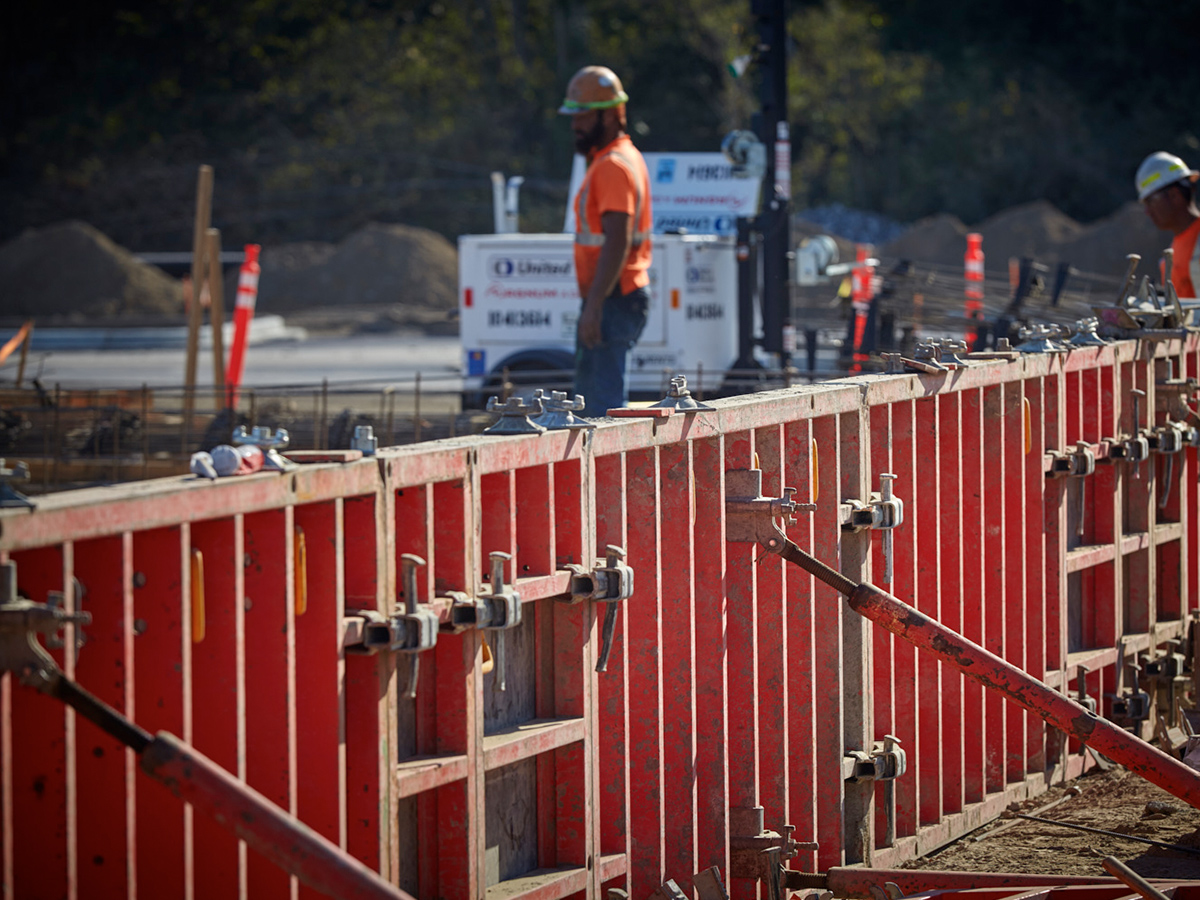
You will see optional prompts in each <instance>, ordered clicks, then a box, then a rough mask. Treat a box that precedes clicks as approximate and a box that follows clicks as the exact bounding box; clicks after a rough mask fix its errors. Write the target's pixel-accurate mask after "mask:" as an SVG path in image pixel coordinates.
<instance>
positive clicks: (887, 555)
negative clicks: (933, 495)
mask: <svg viewBox="0 0 1200 900" xmlns="http://www.w3.org/2000/svg"><path fill="white" fill-rule="evenodd" d="M895 479H896V476H895V475H893V474H892V473H890V472H882V473H880V475H879V491H878V492H874V493H872V494H871V496H870V499H869V500H868V501H867V502H866V503H863V502H862V501H861V500H847V501H845V502H843V503H841V504H839V506H838V518H839V520H840V521H841V524H842V530H843V531H854V532H858V531H868V530H870V531H882V532H883V566H884V580H885V581H887V582H890V581H891V580H892V574H893V571H892V546H893V542H892V530H893V529H895V528H899V527H900V526H901V525H903V524H904V501H903V500H901V499H900V498H899V497H897V496H895V495H894V494H893V493H892V482H893V481H895Z"/></svg>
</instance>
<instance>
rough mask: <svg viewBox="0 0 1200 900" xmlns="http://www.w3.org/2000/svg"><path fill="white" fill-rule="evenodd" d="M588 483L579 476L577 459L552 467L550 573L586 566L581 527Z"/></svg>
mask: <svg viewBox="0 0 1200 900" xmlns="http://www.w3.org/2000/svg"><path fill="white" fill-rule="evenodd" d="M590 510H591V502H590V498H589V496H588V479H585V478H584V476H583V464H582V463H581V462H580V461H579V460H578V459H566V460H563V461H562V462H558V463H555V464H554V529H553V532H552V534H551V537H552V538H553V550H554V553H553V561H554V567H553V569H552V571H558V569H559V567H560V566H564V565H567V564H568V563H580V564H582V563H586V560H585V559H584V557H585V556H586V555H587V554H586V552H585V547H584V539H585V535H586V533H587V528H586V526H585V523H586V522H587V520H588V516H589V515H590Z"/></svg>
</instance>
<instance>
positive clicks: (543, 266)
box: [487, 256, 573, 278]
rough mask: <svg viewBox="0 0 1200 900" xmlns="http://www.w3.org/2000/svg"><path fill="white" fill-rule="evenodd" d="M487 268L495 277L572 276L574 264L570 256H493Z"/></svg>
mask: <svg viewBox="0 0 1200 900" xmlns="http://www.w3.org/2000/svg"><path fill="white" fill-rule="evenodd" d="M487 269H488V273H489V274H490V275H491V276H492V277H493V278H571V277H572V269H573V264H572V261H571V258H570V257H569V256H563V257H530V256H493V257H490V258H489V259H488V263H487Z"/></svg>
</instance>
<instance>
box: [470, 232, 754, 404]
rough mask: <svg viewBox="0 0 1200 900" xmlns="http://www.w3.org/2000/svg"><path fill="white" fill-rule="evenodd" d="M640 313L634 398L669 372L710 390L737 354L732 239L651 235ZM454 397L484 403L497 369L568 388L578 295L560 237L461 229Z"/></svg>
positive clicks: (568, 248) (569, 242) (650, 391)
mask: <svg viewBox="0 0 1200 900" xmlns="http://www.w3.org/2000/svg"><path fill="white" fill-rule="evenodd" d="M652 241H653V257H652V263H651V267H650V313H649V319H648V321H647V323H646V330H645V331H644V332H643V333H642V337H641V340H639V341H638V343H637V346H635V347H634V348H633V350H632V351H630V354H629V388H630V392H631V393H632V394H634V395H641V396H645V397H662V396H663V395H664V394H665V392H666V386H667V384H668V383H669V381H670V378H671V376H672V375H674V374H677V373H680V374H686V375H688V377H689V380H690V381H691V383H692V386H693V387H695V386H696V384H695V379H696V377H697V375H698V373H700V372H703V373H711V380H710V377H709V375H707V374H705V375H704V376H703V378H702V382H703V383H702V385H701V386H702V387H703V386H707V387H709V388H712V387H715V386H717V385H718V384H719V383H720V379H721V378H722V375H723V373H724V372H725V371H726V370H727V369H729V368H730V367H731V366H732V365H733V363H734V361H735V359H736V358H737V353H738V315H737V296H738V291H737V260H736V258H735V246H734V239H733V238H732V237H728V236H719V235H681V234H656V235H654V236H653V238H652ZM458 272H459V314H460V318H459V326H460V333H461V339H462V348H463V372H464V373H465V376H466V377H465V378H464V385H463V387H464V397H465V398H467V399H468V401H469V402H473V403H475V404H478V403H480V402H486V399H487V396H488V395H489V394H491V393H499V390H498V388H499V386H500V384H501V383H502V377H503V376H502V373H503V372H504V370H506V369H507V370H508V372H509V373H510V375H513V376H519V377H514V378H513V380H514V382H517V383H520V382H522V381H523V382H525V383H526V384H532V383H533V381H532V380H531V379H542V378H544V379H545V380H538V381H537V384H539V385H540V386H549V385H552V384H554V385H557V386H559V387H560V388H561V389H569V388H570V383H571V378H572V374H571V373H572V371H573V369H574V365H575V324H576V321H577V320H578V318H579V310H580V306H581V303H582V300H581V298H580V295H579V285H578V283H577V282H576V280H575V265H574V238H573V236H572V235H570V234H487V235H464V236H462V237H460V238H459V239H458Z"/></svg>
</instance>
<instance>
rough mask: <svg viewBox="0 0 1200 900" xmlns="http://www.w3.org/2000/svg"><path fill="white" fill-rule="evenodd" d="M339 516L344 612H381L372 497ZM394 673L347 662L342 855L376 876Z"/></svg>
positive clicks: (352, 659) (364, 659) (382, 659)
mask: <svg viewBox="0 0 1200 900" xmlns="http://www.w3.org/2000/svg"><path fill="white" fill-rule="evenodd" d="M342 515H343V526H342V527H343V552H344V554H345V557H344V560H345V562H344V565H345V569H344V572H345V591H346V594H345V604H346V611H347V612H350V611H352V610H359V609H377V610H380V611H381V612H382V611H384V610H385V609H386V608H387V607H386V606H385V604H386V603H387V601H388V598H385V597H383V596H381V594H382V592H383V587H382V585H380V584H379V567H378V565H377V554H379V553H380V550H379V549H377V535H376V524H375V516H376V510H375V497H374V496H365V497H350V498H347V499H346V501H345V502H344V503H343V506H342ZM394 669H395V664H394V662H393V661H392V660H390V659H389V658H388V657H387V656H386V655H384V656H378V655H377V656H349V655H348V656H347V657H346V687H345V694H344V698H345V699H344V703H345V715H346V732H345V742H346V849H347V850H348V851H349V852H350V853H351V854H352V855H353V856H354V857H355V858H357V859H358V860H360V861H361V862H363V863H365V864H366V865H367V866H368V867H370V868H372V869H375V870H376V871H379V870H380V869H381V867H382V865H383V863H384V858H385V857H384V855H383V854H384V841H385V839H386V829H387V825H386V824H385V821H386V820H385V819H384V818H383V813H384V809H385V807H386V805H387V802H386V801H387V785H388V781H387V780H385V778H386V777H387V776H386V773H387V771H388V766H387V763H388V762H390V760H387V759H386V756H385V758H384V760H381V758H380V756H381V753H382V752H383V750H384V749H385V748H390V743H389V740H388V731H387V728H388V718H387V716H386V715H385V714H384V713H383V712H382V711H381V709H380V702H379V701H380V697H381V696H386V692H387V685H388V682H389V681H390V679H391V677H392V675H393V672H394ZM393 690H394V688H393Z"/></svg>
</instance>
